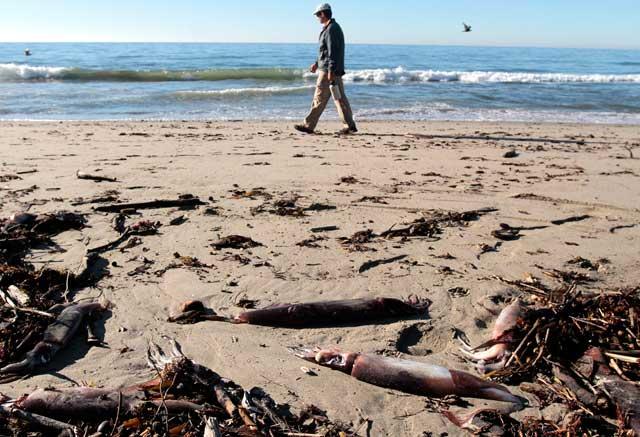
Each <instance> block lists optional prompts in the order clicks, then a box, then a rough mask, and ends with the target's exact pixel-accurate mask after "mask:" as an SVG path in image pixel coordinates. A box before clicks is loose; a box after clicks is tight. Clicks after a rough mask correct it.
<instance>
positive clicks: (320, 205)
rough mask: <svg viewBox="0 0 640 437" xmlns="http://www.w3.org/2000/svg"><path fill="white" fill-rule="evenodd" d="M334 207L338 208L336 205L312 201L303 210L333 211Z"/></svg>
mask: <svg viewBox="0 0 640 437" xmlns="http://www.w3.org/2000/svg"><path fill="white" fill-rule="evenodd" d="M336 209H338V207H337V206H335V205H328V204H326V203H319V202H314V203H312V204H311V205H309V206H307V207H306V208H305V209H304V210H305V211H315V212H320V211H334V210H336Z"/></svg>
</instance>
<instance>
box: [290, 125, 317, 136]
mask: <svg viewBox="0 0 640 437" xmlns="http://www.w3.org/2000/svg"><path fill="white" fill-rule="evenodd" d="M293 128H294V129H295V130H297V131H298V132H303V133H305V134H312V133H313V129H309V128H308V127H307V126H305V125H304V124H296V125H295V126H293Z"/></svg>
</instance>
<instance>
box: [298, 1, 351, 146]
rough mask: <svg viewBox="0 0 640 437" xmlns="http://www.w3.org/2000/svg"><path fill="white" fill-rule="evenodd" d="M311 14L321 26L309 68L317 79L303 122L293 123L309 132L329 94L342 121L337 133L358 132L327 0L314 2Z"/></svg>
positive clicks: (338, 37) (340, 36)
mask: <svg viewBox="0 0 640 437" xmlns="http://www.w3.org/2000/svg"><path fill="white" fill-rule="evenodd" d="M314 15H315V16H316V17H318V20H319V21H320V24H322V26H323V29H322V32H321V33H320V51H319V54H318V60H317V61H316V62H315V63H314V64H313V65H312V66H311V68H310V70H311V72H312V73H315V72H318V82H317V84H316V92H315V96H314V97H313V104H312V106H311V111H310V112H309V115H307V117H306V118H305V120H304V124H297V125H295V126H294V127H295V128H296V130H299V131H300V132H304V133H307V134H312V133H313V132H314V130H315V128H316V125H317V124H318V120H320V116H321V115H322V112H323V111H324V109H325V108H326V106H327V103H328V102H329V98H330V97H331V96H332V95H333V100H334V101H335V103H336V107H337V108H338V114H340V118H341V119H342V123H343V124H344V128H343V129H342V130H341V131H340V133H341V134H351V133H355V132H358V129H357V128H356V123H355V121H353V113H352V112H351V106H350V105H349V100H347V96H346V94H345V92H344V83H343V82H342V76H344V34H343V33H342V29H341V28H340V25H339V24H338V23H336V20H334V19H333V12H332V10H331V6H330V5H329V4H328V3H324V4H322V5H320V6H318V8H317V9H316V11H315V13H314Z"/></svg>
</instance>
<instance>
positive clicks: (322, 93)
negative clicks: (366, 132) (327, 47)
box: [304, 71, 356, 130]
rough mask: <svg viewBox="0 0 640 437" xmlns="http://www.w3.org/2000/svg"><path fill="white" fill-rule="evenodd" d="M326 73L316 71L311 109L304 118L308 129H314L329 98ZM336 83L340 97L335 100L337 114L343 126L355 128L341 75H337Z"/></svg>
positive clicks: (329, 92) (329, 91)
mask: <svg viewBox="0 0 640 437" xmlns="http://www.w3.org/2000/svg"><path fill="white" fill-rule="evenodd" d="M328 76H329V75H328V73H327V72H326V71H320V72H319V73H318V82H317V84H316V93H315V95H314V97H313V104H312V105H311V111H310V112H309V115H307V117H306V118H305V119H304V124H305V126H306V127H308V128H309V129H312V130H313V129H315V128H316V126H317V125H318V121H319V120H320V116H321V115H322V112H323V111H324V108H326V107H327V103H329V98H331V90H330V89H329V78H328ZM335 81H336V85H337V86H338V87H339V89H340V95H341V96H342V98H341V99H340V100H336V101H335V103H336V108H337V109H338V114H339V115H340V118H341V119H342V123H343V124H344V127H346V128H350V129H355V127H356V123H355V122H354V121H353V112H351V106H350V105H349V100H348V99H347V95H346V94H345V92H344V83H343V82H342V77H340V76H337V77H336V79H335Z"/></svg>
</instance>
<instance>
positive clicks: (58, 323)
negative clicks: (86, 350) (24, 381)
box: [0, 302, 108, 377]
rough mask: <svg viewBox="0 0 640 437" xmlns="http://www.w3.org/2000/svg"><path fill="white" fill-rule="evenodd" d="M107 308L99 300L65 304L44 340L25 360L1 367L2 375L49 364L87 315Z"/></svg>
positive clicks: (106, 305)
mask: <svg viewBox="0 0 640 437" xmlns="http://www.w3.org/2000/svg"><path fill="white" fill-rule="evenodd" d="M107 308H108V304H102V303H99V302H89V303H74V304H70V305H68V306H65V307H64V308H63V309H62V311H61V312H60V314H59V315H58V316H57V317H56V319H55V321H54V322H53V323H51V324H50V325H49V326H48V327H47V329H46V330H45V331H44V336H43V338H42V340H41V341H40V342H39V343H38V344H36V346H35V347H34V348H33V349H32V350H31V351H30V352H28V353H27V355H26V357H25V358H24V360H22V361H20V362H17V363H13V364H9V365H7V366H4V367H2V368H0V377H5V376H11V375H24V374H29V373H32V372H33V371H34V370H35V369H36V368H37V367H39V366H43V365H46V364H48V363H49V362H51V360H52V359H53V357H54V355H55V354H56V353H58V352H59V351H60V350H61V349H63V348H64V347H66V346H67V344H68V343H69V341H70V340H71V338H72V337H73V336H74V335H75V333H76V332H77V331H78V329H79V328H80V325H81V324H82V322H83V320H84V319H85V317H87V316H89V315H90V314H91V313H94V312H102V311H106V310H107ZM50 311H51V310H50Z"/></svg>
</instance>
